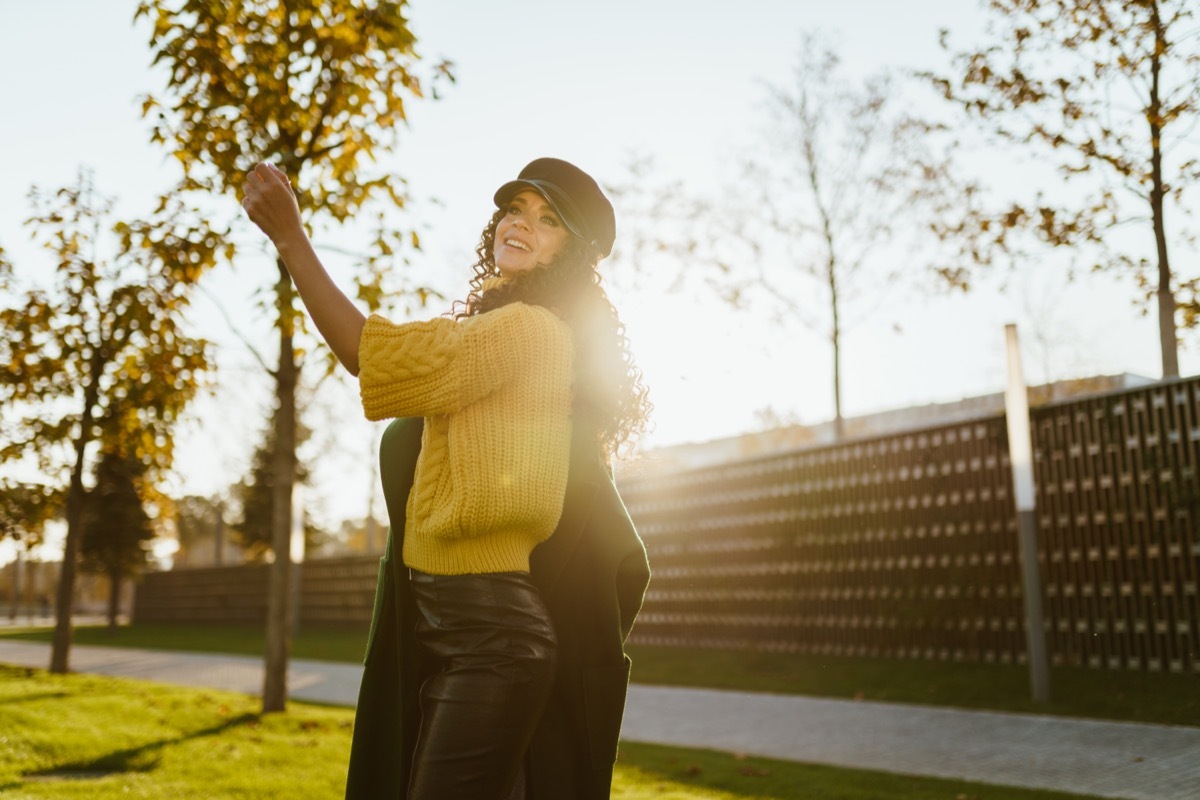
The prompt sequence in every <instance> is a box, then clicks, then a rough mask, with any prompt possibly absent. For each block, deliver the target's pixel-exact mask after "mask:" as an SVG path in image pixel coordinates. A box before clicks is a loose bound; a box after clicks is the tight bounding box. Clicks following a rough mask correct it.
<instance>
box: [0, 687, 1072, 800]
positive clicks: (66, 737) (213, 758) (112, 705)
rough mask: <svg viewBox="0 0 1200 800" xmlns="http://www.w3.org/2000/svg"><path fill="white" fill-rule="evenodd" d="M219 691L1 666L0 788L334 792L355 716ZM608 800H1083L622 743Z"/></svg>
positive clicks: (68, 792)
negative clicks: (275, 706) (274, 710)
mask: <svg viewBox="0 0 1200 800" xmlns="http://www.w3.org/2000/svg"><path fill="white" fill-rule="evenodd" d="M258 706H259V702H258V700H257V699H255V698H251V697H248V696H246V695H239V694H233V693H229V692H218V691H207V690H195V689H184V688H178V687H173V686H166V685H162V684H158V683H150V682H146V681H134V680H128V679H122V678H108V677H99V676H89V675H51V674H49V673H46V672H44V671H42V670H34V669H25V668H17V667H3V666H0V794H2V795H3V796H4V797H6V798H12V800H43V799H48V798H56V799H58V798H87V800H116V799H117V798H131V797H132V798H137V797H145V798H162V797H170V798H173V799H177V800H192V799H193V798H194V799H195V800H200V799H201V798H204V799H205V800H207V799H208V798H256V800H257V799H258V798H265V797H288V798H296V799H297V800H303V799H304V798H314V800H315V799H316V798H331V799H332V798H340V797H341V796H342V793H343V789H344V785H345V773H346V763H347V758H348V754H349V750H350V732H351V727H352V722H353V712H352V711H351V710H349V709H336V708H324V707H319V706H311V705H305V704H302V703H292V704H290V705H289V709H288V711H287V712H286V713H282V714H268V715H260V714H259V713H258ZM612 796H613V797H614V798H618V799H619V800H634V799H635V798H637V799H639V800H640V798H656V799H657V800H751V799H756V800H799V798H805V800H892V799H893V798H895V799H896V800H899V799H900V798H904V800H926V799H928V800H1001V799H1002V798H1003V799H1004V800H1080V798H1081V796H1079V795H1065V794H1061V793H1056V792H1038V791H1028V790H1019V789H1009V788H1003V787H991V786H982V785H978V784H970V783H964V782H959V781H945V780H937V779H925V778H912V777H907V776H897V775H888V774H885V773H878V772H867V771H861V770H847V769H837V768H830V767H818V766H807V765H802V764H791V763H785V762H779V761H770V760H767V759H757V758H739V757H737V756H732V755H726V754H722V753H713V752H708V751H700V750H683V749H678V748H670V747H659V746H653V745H643V744H632V743H623V744H622V745H621V755H620V762H619V763H618V766H617V770H616V773H615V776H614V785H613V793H612Z"/></svg>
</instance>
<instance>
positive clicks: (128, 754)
mask: <svg viewBox="0 0 1200 800" xmlns="http://www.w3.org/2000/svg"><path fill="white" fill-rule="evenodd" d="M258 720H259V715H258V714H249V713H247V714H239V715H238V716H236V717H232V718H230V719H227V720H224V721H223V722H221V723H220V724H219V725H213V726H210V727H208V728H202V729H200V730H197V731H192V732H191V733H189V734H186V735H184V736H176V737H174V738H171V739H162V740H160V741H157V742H149V743H147V744H143V745H140V746H138V747H130V748H127V749H125V750H117V751H115V752H112V753H107V754H105V755H102V756H100V757H99V758H93V759H89V760H87V761H75V762H72V763H68V764H60V765H59V766H57V767H53V768H51V769H44V770H38V771H37V772H28V773H26V774H25V775H24V776H23V777H24V778H26V779H27V780H35V781H36V780H55V779H58V780H72V779H75V780H86V779H95V778H105V777H108V776H109V775H115V774H119V773H124V772H150V771H151V770H153V769H155V768H156V767H157V766H158V765H159V762H161V761H162V750H163V748H165V747H167V746H169V745H173V744H179V743H180V742H186V741H189V740H191V739H201V738H203V737H205V736H216V735H218V734H221V733H223V732H225V731H227V730H229V729H230V728H236V727H237V726H239V725H245V724H246V723H250V722H258ZM6 788H11V787H10V786H8V785H6V786H0V789H6Z"/></svg>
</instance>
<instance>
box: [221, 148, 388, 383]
mask: <svg viewBox="0 0 1200 800" xmlns="http://www.w3.org/2000/svg"><path fill="white" fill-rule="evenodd" d="M243 188H244V195H245V196H244V199H243V200H242V207H243V208H245V209H246V213H247V214H248V215H249V217H250V220H251V221H252V222H253V223H254V224H255V225H257V226H258V227H259V228H261V229H262V231H263V233H265V234H267V236H268V237H269V238H270V239H271V241H272V242H273V243H274V244H275V249H276V250H278V251H279V256H280V258H282V259H283V263H284V264H285V265H286V266H287V270H288V273H289V274H291V276H292V281H293V283H295V284H296V290H297V291H298V292H299V293H300V299H301V300H302V301H303V302H304V307H305V308H306V309H307V310H308V314H309V316H310V317H312V320H313V322H314V323H315V324H316V326H317V330H318V331H320V333H321V337H322V338H323V339H324V340H325V343H326V344H328V345H329V348H330V349H331V350H333V354H334V355H335V356H337V358H338V361H340V362H342V366H344V367H345V368H346V369H348V370H349V371H350V374H351V375H358V343H359V339H360V338H361V337H362V330H363V325H364V324H365V323H366V317H364V316H363V314H362V312H361V311H359V310H358V308H357V307H356V306H355V305H354V303H353V302H352V301H351V300H350V298H349V297H347V296H346V295H345V294H344V293H343V292H342V290H341V289H339V288H338V287H337V285H336V284H335V283H334V282H333V279H332V278H330V277H329V273H328V272H326V271H325V267H324V265H322V264H321V260H320V259H319V258H317V253H316V251H315V250H313V246H312V242H310V241H309V239H308V235H307V234H306V233H305V232H304V223H303V221H302V220H301V219H300V207H299V206H298V205H297V204H296V195H295V193H294V192H292V186H291V184H290V183H288V179H287V176H286V175H284V174H283V173H282V172H281V171H280V170H279V169H278V168H276V167H275V166H274V165H273V164H266V163H261V164H259V165H257V166H256V167H255V168H254V170H253V171H252V172H250V173H249V174H248V175H247V176H246V183H245V185H244V187H243Z"/></svg>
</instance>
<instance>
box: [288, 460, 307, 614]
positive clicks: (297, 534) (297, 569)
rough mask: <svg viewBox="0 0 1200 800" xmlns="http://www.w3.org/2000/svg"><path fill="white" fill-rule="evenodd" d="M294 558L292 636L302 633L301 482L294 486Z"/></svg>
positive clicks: (302, 510)
mask: <svg viewBox="0 0 1200 800" xmlns="http://www.w3.org/2000/svg"><path fill="white" fill-rule="evenodd" d="M289 549H290V550H291V558H292V565H291V570H292V636H293V637H295V636H297V635H299V633H300V612H301V610H302V609H301V604H300V599H301V597H302V593H301V591H300V584H301V582H302V577H303V576H302V574H301V573H302V572H303V569H304V567H303V565H304V555H305V554H304V492H303V490H302V489H301V488H300V484H296V485H294V486H293V487H292V541H291V547H290V548H289Z"/></svg>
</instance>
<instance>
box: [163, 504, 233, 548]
mask: <svg viewBox="0 0 1200 800" xmlns="http://www.w3.org/2000/svg"><path fill="white" fill-rule="evenodd" d="M172 506H173V509H174V512H175V536H176V541H178V543H179V550H178V552H177V553H176V556H175V563H176V564H179V563H190V562H191V561H192V560H193V558H194V555H193V553H194V551H195V550H196V549H198V547H199V546H200V544H201V543H203V542H204V541H205V540H209V539H211V540H212V548H213V563H214V564H216V565H217V566H221V565H222V564H223V563H224V561H225V538H226V537H225V503H224V502H223V501H222V499H221V498H220V497H201V496H199V495H185V496H184V497H181V498H179V499H178V500H176V501H175V502H173V503H172Z"/></svg>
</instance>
